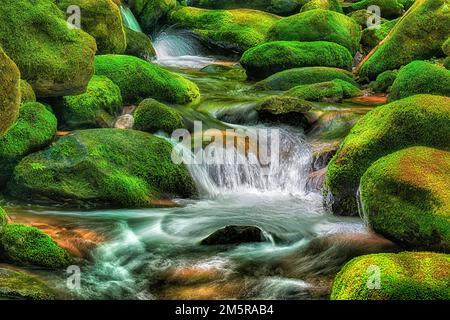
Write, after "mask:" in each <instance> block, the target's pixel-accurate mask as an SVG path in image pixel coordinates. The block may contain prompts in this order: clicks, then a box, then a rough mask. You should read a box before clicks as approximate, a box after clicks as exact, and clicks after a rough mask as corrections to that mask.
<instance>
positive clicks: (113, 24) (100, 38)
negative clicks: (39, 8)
mask: <svg viewBox="0 0 450 320" xmlns="http://www.w3.org/2000/svg"><path fill="white" fill-rule="evenodd" d="M56 3H57V5H58V7H59V8H60V9H61V11H63V12H66V10H67V8H68V7H69V6H71V5H76V6H79V7H80V9H81V28H82V29H83V30H84V31H86V32H87V33H89V34H90V35H91V36H93V37H94V38H95V41H96V42H97V48H98V53H101V54H104V53H123V52H124V51H125V47H126V40H125V30H124V29H123V25H122V17H121V14H120V10H119V7H118V6H117V5H116V4H115V3H114V2H113V1H112V0H56Z"/></svg>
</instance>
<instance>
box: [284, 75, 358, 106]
mask: <svg viewBox="0 0 450 320" xmlns="http://www.w3.org/2000/svg"><path fill="white" fill-rule="evenodd" d="M286 95H288V96H292V97H297V98H300V99H304V100H308V101H327V102H330V101H333V102H336V101H342V99H344V98H352V97H358V96H361V95H362V91H361V90H359V89H358V88H357V87H355V86H354V85H352V84H350V83H348V82H347V81H344V80H340V79H335V80H333V81H328V82H319V83H314V84H306V85H300V86H297V87H294V88H292V89H290V90H289V91H288V92H286Z"/></svg>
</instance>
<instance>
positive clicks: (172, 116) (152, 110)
mask: <svg viewBox="0 0 450 320" xmlns="http://www.w3.org/2000/svg"><path fill="white" fill-rule="evenodd" d="M133 115H134V126H133V128H134V129H135V130H141V131H147V132H151V133H154V132H157V131H164V132H166V133H168V134H171V133H172V132H173V131H175V130H177V129H180V128H183V127H184V124H183V118H182V116H181V114H180V113H179V112H178V111H177V110H175V109H173V108H171V107H169V106H166V105H164V104H162V103H160V102H158V101H156V100H154V99H146V100H144V101H142V102H141V103H140V104H139V106H138V107H137V109H136V111H135V112H134V114H133Z"/></svg>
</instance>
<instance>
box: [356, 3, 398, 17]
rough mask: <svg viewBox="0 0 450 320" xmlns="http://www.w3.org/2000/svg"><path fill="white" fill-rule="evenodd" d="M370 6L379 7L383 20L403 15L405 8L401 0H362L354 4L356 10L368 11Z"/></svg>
mask: <svg viewBox="0 0 450 320" xmlns="http://www.w3.org/2000/svg"><path fill="white" fill-rule="evenodd" d="M370 6H378V7H379V8H380V10H381V15H382V16H383V18H386V19H392V18H397V17H399V16H401V15H402V13H403V10H404V7H403V4H402V3H401V1H399V0H362V1H359V2H356V3H354V4H352V6H351V8H352V9H354V10H361V9H366V10H367V8H368V7H370Z"/></svg>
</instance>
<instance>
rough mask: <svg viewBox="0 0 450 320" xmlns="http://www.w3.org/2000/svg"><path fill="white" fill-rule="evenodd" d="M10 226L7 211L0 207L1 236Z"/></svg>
mask: <svg viewBox="0 0 450 320" xmlns="http://www.w3.org/2000/svg"><path fill="white" fill-rule="evenodd" d="M7 224H8V216H7V215H6V212H5V210H3V208H2V207H0V234H1V233H2V232H3V228H4V227H5V226H6V225H7Z"/></svg>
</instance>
